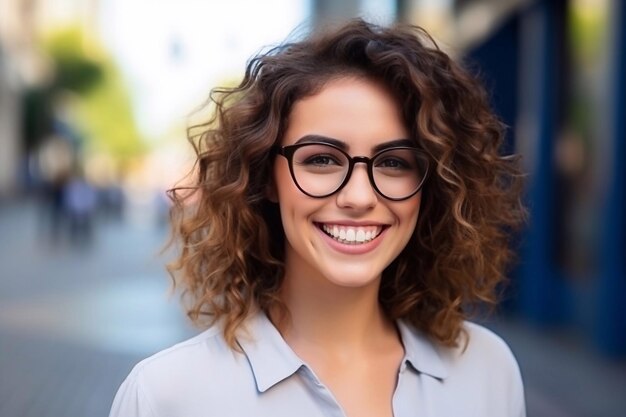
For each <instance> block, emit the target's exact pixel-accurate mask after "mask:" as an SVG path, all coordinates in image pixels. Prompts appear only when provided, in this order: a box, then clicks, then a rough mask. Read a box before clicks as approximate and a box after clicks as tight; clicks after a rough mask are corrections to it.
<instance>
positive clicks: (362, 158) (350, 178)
mask: <svg viewBox="0 0 626 417" xmlns="http://www.w3.org/2000/svg"><path fill="white" fill-rule="evenodd" d="M350 159H351V160H352V164H351V165H352V168H351V169H350V171H349V172H348V175H347V176H346V178H345V180H344V186H348V185H349V184H350V183H352V182H353V178H354V175H355V169H356V168H357V166H356V165H357V164H359V163H362V164H365V166H364V167H363V170H364V171H363V173H362V175H365V176H366V178H367V182H368V183H369V185H370V187H371V188H372V191H374V190H375V189H376V186H375V185H374V184H373V178H372V177H371V175H370V172H369V166H370V162H371V158H368V157H367V156H353V157H350ZM342 188H343V187H342Z"/></svg>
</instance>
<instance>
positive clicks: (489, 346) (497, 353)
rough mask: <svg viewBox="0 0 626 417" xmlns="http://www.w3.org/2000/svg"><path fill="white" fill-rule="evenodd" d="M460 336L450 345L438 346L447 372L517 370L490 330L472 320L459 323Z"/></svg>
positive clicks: (511, 372)
mask: <svg viewBox="0 0 626 417" xmlns="http://www.w3.org/2000/svg"><path fill="white" fill-rule="evenodd" d="M462 336H463V337H461V338H460V341H459V344H458V346H456V347H454V348H440V352H441V354H442V357H443V359H444V360H445V362H447V364H448V365H449V367H450V368H451V369H450V371H451V372H450V373H451V375H454V374H455V373H456V374H462V373H463V372H465V371H467V372H472V373H473V372H475V371H478V370H480V372H481V373H482V374H485V373H499V374H502V375H503V376H504V375H507V374H509V375H510V376H514V375H515V374H518V373H519V367H518V364H517V360H516V359H515V356H514V355H513V352H512V351H511V348H510V347H509V346H508V344H507V343H506V342H505V341H504V340H503V339H502V338H501V337H500V336H498V335H497V334H495V333H494V332H493V331H491V330H489V329H488V328H486V327H484V326H481V325H479V324H476V323H472V322H467V321H466V322H464V323H463V335H462ZM492 376H493V375H492Z"/></svg>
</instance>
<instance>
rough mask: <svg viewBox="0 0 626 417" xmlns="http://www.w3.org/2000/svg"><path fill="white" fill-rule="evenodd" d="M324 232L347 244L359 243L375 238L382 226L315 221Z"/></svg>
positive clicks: (380, 231)
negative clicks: (346, 224)
mask: <svg viewBox="0 0 626 417" xmlns="http://www.w3.org/2000/svg"><path fill="white" fill-rule="evenodd" d="M317 227H319V228H320V229H321V230H322V231H323V232H324V233H325V234H327V235H328V236H330V237H331V238H332V239H334V240H336V241H337V242H340V243H344V244H348V245H361V244H363V243H368V242H371V241H372V240H374V239H376V238H377V237H378V236H379V235H380V234H381V233H382V231H383V229H384V227H383V226H345V225H337V224H326V223H317Z"/></svg>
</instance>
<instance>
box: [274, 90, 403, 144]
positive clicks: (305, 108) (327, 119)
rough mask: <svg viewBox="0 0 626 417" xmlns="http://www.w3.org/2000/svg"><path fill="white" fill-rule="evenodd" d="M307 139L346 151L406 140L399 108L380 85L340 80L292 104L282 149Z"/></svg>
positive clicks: (391, 96) (389, 93) (390, 95)
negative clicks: (332, 142) (328, 141)
mask: <svg viewBox="0 0 626 417" xmlns="http://www.w3.org/2000/svg"><path fill="white" fill-rule="evenodd" d="M307 135H320V136H326V137H331V138H335V139H337V140H340V141H342V142H344V143H346V145H347V146H346V147H347V148H349V149H352V148H360V149H370V148H372V147H374V146H375V145H376V144H379V143H381V142H387V141H389V140H394V139H400V138H406V137H408V130H407V128H406V126H405V124H404V122H403V120H402V117H401V111H400V107H399V105H398V103H397V101H396V100H395V98H394V97H393V95H392V94H391V92H389V91H388V90H387V89H386V88H385V87H384V86H383V85H382V84H381V83H378V82H376V81H372V80H369V79H363V78H340V79H335V80H331V81H329V82H328V83H326V84H325V85H324V86H323V87H322V88H321V89H320V90H319V92H317V93H316V94H314V95H311V96H308V97H304V98H302V99H301V100H298V101H297V102H296V103H294V105H293V107H292V109H291V113H290V115H289V118H288V122H287V131H286V132H285V135H284V137H283V140H282V145H291V144H293V143H295V142H296V141H298V139H300V138H302V137H303V136H307Z"/></svg>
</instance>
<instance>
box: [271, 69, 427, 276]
mask: <svg viewBox="0 0 626 417" xmlns="http://www.w3.org/2000/svg"><path fill="white" fill-rule="evenodd" d="M312 135H314V136H315V140H317V141H319V140H322V141H327V140H328V139H331V140H332V141H333V142H334V143H338V144H339V145H340V146H342V147H343V148H344V150H345V151H346V152H347V153H348V154H349V155H350V156H351V157H355V156H366V157H371V156H372V155H373V154H374V153H376V151H375V149H380V148H381V147H385V146H386V145H390V144H389V143H390V142H392V141H397V140H398V139H407V138H409V133H408V130H407V128H406V126H405V125H404V123H403V121H402V118H401V116H400V110H399V108H398V105H397V104H396V102H395V100H394V99H393V97H392V96H391V94H390V93H389V92H388V91H386V90H385V88H384V87H382V86H381V85H380V84H378V83H375V82H373V81H369V80H365V79H356V78H341V79H337V80H333V81H331V82H329V83H328V84H326V86H325V87H324V88H323V89H322V90H321V91H320V92H319V93H318V94H315V95H313V96H309V97H306V98H303V99H301V100H299V101H297V102H296V103H295V104H294V106H293V109H292V111H291V114H290V116H289V120H288V128H287V131H286V132H285V135H284V137H283V140H282V142H281V144H280V145H281V146H287V145H293V144H295V143H303V142H306V141H308V140H312V138H311V136H312ZM296 163H297V162H296ZM319 164H321V165H323V166H324V169H328V167H327V166H328V165H335V162H333V161H332V159H325V158H323V157H322V159H320V160H319ZM331 168H332V167H331ZM319 178H320V181H317V182H315V181H314V182H313V183H311V184H309V185H308V187H313V188H314V187H316V186H318V185H319V186H321V185H320V184H322V181H325V179H324V178H322V177H319ZM274 181H275V192H276V195H275V198H276V199H277V200H278V203H279V205H280V212H281V218H282V223H283V227H284V230H285V235H286V247H285V271H286V274H285V279H286V280H290V279H306V280H307V281H309V282H310V280H317V282H320V283H325V284H333V285H335V286H342V287H364V286H371V285H375V286H377V285H378V284H379V282H380V277H381V275H382V272H383V270H384V269H385V268H386V267H387V266H388V265H389V264H390V263H391V262H392V261H393V260H394V259H395V258H396V257H397V256H398V255H399V254H400V252H401V251H402V249H403V248H404V247H405V246H406V244H407V242H408V240H409V239H410V237H411V235H412V234H413V231H414V229H415V224H416V222H417V216H418V212H419V207H420V199H421V193H417V194H416V195H414V196H412V197H411V198H409V199H406V200H403V201H392V200H388V199H386V198H384V197H382V196H381V195H379V194H378V193H377V192H376V191H375V190H374V189H373V188H372V185H371V184H370V180H369V177H368V174H367V168H366V165H365V164H363V163H357V164H356V165H355V166H354V169H353V171H352V175H351V177H350V179H349V181H348V183H347V184H346V185H345V187H343V188H342V189H341V190H340V191H338V192H337V193H335V194H333V195H331V196H328V197H324V198H313V197H310V196H307V195H306V194H304V193H303V192H302V191H300V190H299V189H298V187H297V186H296V184H295V183H294V181H293V179H292V177H291V175H290V171H289V164H288V162H287V159H286V158H285V157H282V156H278V157H277V158H276V160H275V165H274ZM301 185H302V184H301ZM333 235H336V236H333Z"/></svg>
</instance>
